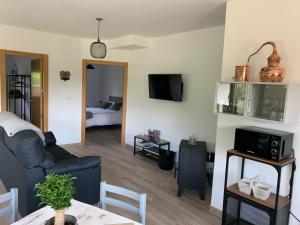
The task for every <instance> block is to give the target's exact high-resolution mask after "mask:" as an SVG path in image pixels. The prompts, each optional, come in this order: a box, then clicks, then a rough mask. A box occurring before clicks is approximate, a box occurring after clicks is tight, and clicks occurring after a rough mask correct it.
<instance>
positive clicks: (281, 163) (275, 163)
mask: <svg viewBox="0 0 300 225" xmlns="http://www.w3.org/2000/svg"><path fill="white" fill-rule="evenodd" d="M228 153H229V154H230V155H236V156H239V157H243V158H245V159H251V160H254V161H257V162H261V163H266V164H269V165H272V166H280V167H284V166H286V165H289V164H291V163H293V162H295V158H294V157H292V156H290V157H287V158H284V159H282V160H280V161H275V160H270V159H264V158H261V157H258V156H255V155H251V154H249V153H244V152H240V151H237V150H229V151H228Z"/></svg>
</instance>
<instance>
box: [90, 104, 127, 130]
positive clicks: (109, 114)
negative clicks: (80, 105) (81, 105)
mask: <svg viewBox="0 0 300 225" xmlns="http://www.w3.org/2000/svg"><path fill="white" fill-rule="evenodd" d="M86 111H90V112H91V113H93V118H91V119H87V120H86V123H85V127H92V126H105V125H119V124H121V123H122V112H121V111H115V110H111V109H101V108H89V107H88V108H86Z"/></svg>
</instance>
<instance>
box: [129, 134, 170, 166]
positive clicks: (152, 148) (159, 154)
mask: <svg viewBox="0 0 300 225" xmlns="http://www.w3.org/2000/svg"><path fill="white" fill-rule="evenodd" d="M163 146H166V147H167V149H164V148H163ZM138 149H141V150H138ZM137 152H139V153H142V154H144V155H146V154H150V155H152V156H154V157H155V158H157V159H158V166H159V167H160V168H161V169H163V170H171V169H173V166H174V157H175V152H173V151H171V150H170V142H169V141H166V140H163V139H158V140H152V139H150V138H149V136H148V135H136V136H134V145H133V154H134V155H135V154H136V153H137Z"/></svg>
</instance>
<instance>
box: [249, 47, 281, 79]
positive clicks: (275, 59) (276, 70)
mask: <svg viewBox="0 0 300 225" xmlns="http://www.w3.org/2000/svg"><path fill="white" fill-rule="evenodd" d="M266 45H271V46H272V47H273V52H272V54H271V55H270V56H269V57H268V66H265V67H263V68H261V70H260V73H259V78H260V81H261V82H274V83H280V82H282V81H283V78H284V74H285V70H284V69H283V68H282V67H280V60H281V58H280V56H279V54H278V53H277V47H276V44H275V43H274V42H270V41H268V42H265V43H263V44H262V45H261V46H260V47H259V49H258V50H257V51H256V52H254V53H253V54H251V55H250V56H249V57H248V63H249V61H250V58H251V57H252V56H253V55H255V54H257V53H258V52H259V51H260V50H261V49H262V48H263V47H264V46H266ZM248 63H247V65H248Z"/></svg>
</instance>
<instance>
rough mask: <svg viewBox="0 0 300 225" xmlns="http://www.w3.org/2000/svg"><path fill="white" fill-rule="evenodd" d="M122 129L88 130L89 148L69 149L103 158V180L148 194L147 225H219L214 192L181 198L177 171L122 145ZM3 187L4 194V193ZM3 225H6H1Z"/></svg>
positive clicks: (189, 193) (132, 216) (80, 153)
mask: <svg viewBox="0 0 300 225" xmlns="http://www.w3.org/2000/svg"><path fill="white" fill-rule="evenodd" d="M120 134H121V133H120V129H119V128H108V129H102V128H96V129H94V128H92V129H89V130H87V145H86V146H81V145H80V144H72V145H65V146H64V147H65V148H66V149H67V150H69V151H70V152H72V153H74V154H76V155H78V156H89V155H99V156H101V158H102V180H103V181H107V182H108V183H111V184H115V185H118V186H123V187H126V188H129V189H132V190H134V191H137V192H146V193H147V220H146V222H147V225H217V224H218V225H219V224H220V223H221V222H220V219H219V218H218V217H216V216H215V215H212V214H211V213H210V212H209V206H210V191H207V195H206V196H207V198H206V200H205V201H201V200H200V198H199V196H198V193H197V192H196V191H192V190H187V191H185V192H184V193H183V195H182V197H177V195H176V194H177V186H176V179H175V178H174V176H173V171H163V170H160V169H159V168H158V166H157V162H156V161H153V160H151V159H147V158H145V157H142V156H140V155H136V156H135V157H134V156H133V149H132V147H128V146H127V147H124V146H121V144H120ZM3 191H4V190H3V187H1V184H0V192H3ZM107 210H109V211H112V212H115V213H119V214H121V215H123V216H126V217H129V218H131V219H135V220H136V219H137V217H136V216H134V215H130V214H129V213H127V212H124V211H120V210H117V209H114V208H109V207H108V208H107ZM0 225H4V224H2V223H1V222H0Z"/></svg>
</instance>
